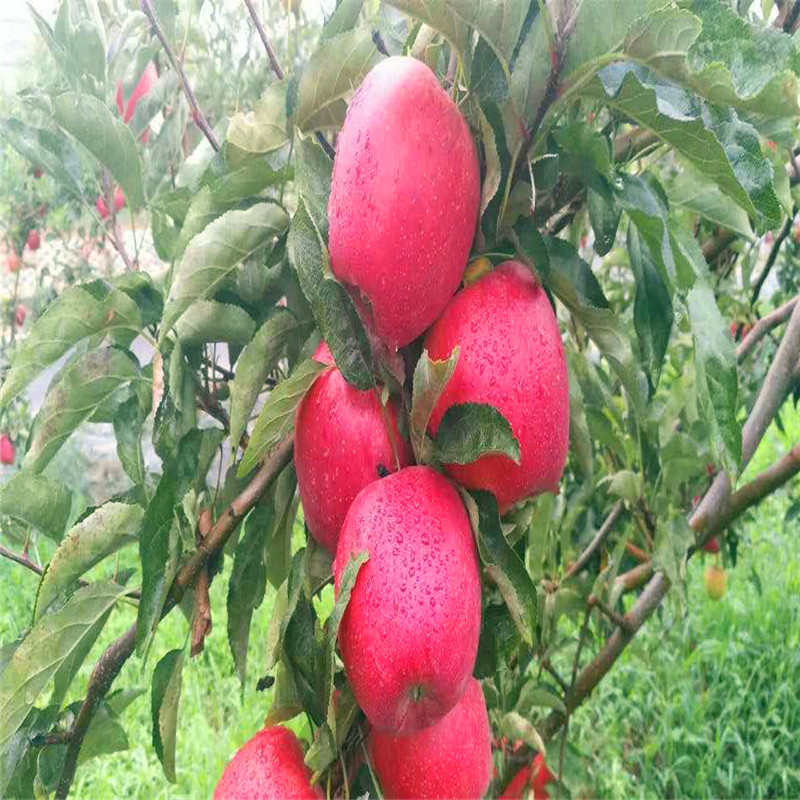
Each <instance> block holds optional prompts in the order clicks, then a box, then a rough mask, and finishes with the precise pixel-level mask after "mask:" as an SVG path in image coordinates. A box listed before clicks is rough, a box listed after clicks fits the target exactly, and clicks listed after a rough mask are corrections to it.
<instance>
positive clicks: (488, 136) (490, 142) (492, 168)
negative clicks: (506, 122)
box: [478, 106, 503, 217]
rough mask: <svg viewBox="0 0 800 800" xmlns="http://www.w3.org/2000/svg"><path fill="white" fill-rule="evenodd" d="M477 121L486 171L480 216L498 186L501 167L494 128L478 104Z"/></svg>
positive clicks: (500, 178)
mask: <svg viewBox="0 0 800 800" xmlns="http://www.w3.org/2000/svg"><path fill="white" fill-rule="evenodd" d="M478 121H479V123H480V128H481V139H482V144H483V151H484V155H485V160H486V172H485V174H484V177H483V184H482V185H481V204H480V212H479V216H481V217H482V216H483V214H484V212H485V211H486V207H487V206H488V205H489V203H490V202H491V200H492V198H493V197H494V196H495V195H496V194H497V190H498V189H499V188H500V181H501V180H502V177H503V168H502V164H501V162H500V154H499V152H498V149H497V141H496V139H495V135H494V128H492V126H491V123H490V122H489V120H488V119H487V117H486V114H485V113H484V111H483V109H482V108H481V107H480V106H478Z"/></svg>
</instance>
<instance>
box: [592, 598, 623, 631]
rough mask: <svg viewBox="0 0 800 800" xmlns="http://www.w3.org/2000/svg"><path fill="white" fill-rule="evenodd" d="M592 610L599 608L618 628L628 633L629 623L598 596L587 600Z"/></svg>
mask: <svg viewBox="0 0 800 800" xmlns="http://www.w3.org/2000/svg"><path fill="white" fill-rule="evenodd" d="M587 603H588V604H589V607H590V608H598V609H600V611H602V612H603V613H604V614H605V615H606V616H607V617H608V618H609V619H610V620H611V621H612V622H613V623H614V624H615V625H616V626H617V627H619V628H622V629H623V630H624V631H626V632H627V631H628V621H627V620H626V619H625V617H623V616H622V615H621V614H618V613H617V612H616V611H614V609H613V608H611V606H609V605H608V603H606V602H605V600H603V599H602V598H600V597H597V596H596V595H593V594H591V595H589V599H588V600H587Z"/></svg>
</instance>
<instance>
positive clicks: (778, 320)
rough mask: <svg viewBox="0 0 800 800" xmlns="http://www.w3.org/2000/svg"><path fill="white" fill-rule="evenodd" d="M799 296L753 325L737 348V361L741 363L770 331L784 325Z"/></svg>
mask: <svg viewBox="0 0 800 800" xmlns="http://www.w3.org/2000/svg"><path fill="white" fill-rule="evenodd" d="M798 298H800V295H797V297H793V298H792V299H791V300H789V301H788V302H786V303H784V304H783V305H782V306H781V307H780V308H776V309H775V310H774V311H771V312H770V313H769V314H767V315H766V316H765V317H761V319H760V320H758V322H756V324H755V325H753V327H752V328H751V329H750V331H749V332H748V334H747V336H745V337H744V339H742V341H741V342H739V346H738V347H737V348H736V361H737V362H738V363H739V364H741V363H742V361H744V360H745V358H747V356H748V355H749V354H750V351H751V350H752V349H753V348H754V347H755V346H756V345H757V344H758V342H759V341H761V339H763V338H764V336H766V335H767V333H769V331H771V330H772V329H773V328H776V327H777V326H778V325H782V324H783V323H784V322H786V320H787V319H789V317H791V316H792V311H794V307H795V304H796V303H797V300H798Z"/></svg>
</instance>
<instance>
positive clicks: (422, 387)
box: [410, 346, 459, 464]
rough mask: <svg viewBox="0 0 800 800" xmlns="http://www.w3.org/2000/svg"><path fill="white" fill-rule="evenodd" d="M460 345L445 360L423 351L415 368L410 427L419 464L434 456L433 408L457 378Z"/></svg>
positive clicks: (412, 442) (412, 444) (412, 443)
mask: <svg viewBox="0 0 800 800" xmlns="http://www.w3.org/2000/svg"><path fill="white" fill-rule="evenodd" d="M458 353H459V348H458V347H457V346H456V347H454V348H453V352H452V353H450V357H449V358H448V359H447V360H446V361H445V360H442V361H434V360H432V359H431V358H430V356H428V351H427V350H423V351H422V355H421V356H420V357H419V361H417V366H416V367H414V381H413V386H414V388H413V393H412V401H411V414H410V427H411V446H412V447H413V449H414V455H415V457H416V460H417V463H418V464H422V463H427V462H428V461H430V458H431V457H432V455H433V452H432V450H431V446H430V442H429V440H428V439H427V436H426V433H427V430H428V422H429V421H430V418H431V414H432V413H433V409H434V408H435V407H436V403H438V402H439V398H440V397H441V396H442V392H443V391H444V388H445V386H447V384H448V383H449V381H450V378H452V377H453V373H454V372H455V369H456V364H457V363H458Z"/></svg>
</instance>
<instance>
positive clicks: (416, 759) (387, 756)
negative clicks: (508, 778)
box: [368, 678, 492, 800]
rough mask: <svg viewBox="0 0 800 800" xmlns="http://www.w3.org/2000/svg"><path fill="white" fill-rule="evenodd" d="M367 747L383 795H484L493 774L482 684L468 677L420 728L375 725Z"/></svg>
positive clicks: (404, 798)
mask: <svg viewBox="0 0 800 800" xmlns="http://www.w3.org/2000/svg"><path fill="white" fill-rule="evenodd" d="M368 751H369V757H370V761H371V762H372V766H373V768H374V769H375V773H376V774H377V776H378V780H379V781H380V784H381V789H382V790H383V796H384V797H385V798H387V800H415V799H416V798H430V800H433V799H434V798H449V797H458V798H462V800H467V798H480V797H483V796H484V795H485V793H486V789H487V788H488V787H489V781H490V779H491V776H492V733H491V728H490V727H489V715H488V713H487V711H486V702H485V700H484V699H483V690H482V689H481V685H480V683H478V681H476V680H475V678H470V679H469V682H468V683H467V688H466V689H465V690H464V694H462V695H461V699H460V700H459V701H458V702H457V703H456V704H455V706H454V707H453V708H452V710H451V711H450V712H449V713H448V714H446V715H445V716H443V717H442V718H441V719H440V720H438V721H436V722H434V723H433V725H429V726H428V727H427V728H423V729H422V730H421V731H417V732H416V733H412V734H410V735H408V736H395V735H394V734H391V733H384V732H382V731H377V730H373V731H372V732H371V733H370V736H369V742H368Z"/></svg>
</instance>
